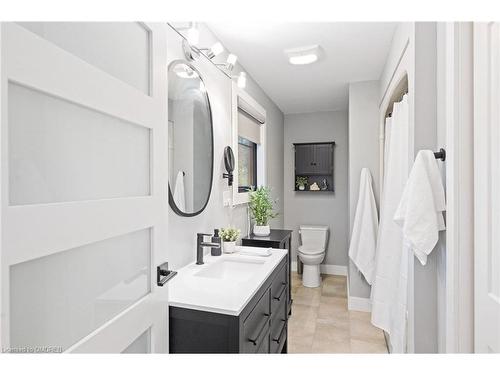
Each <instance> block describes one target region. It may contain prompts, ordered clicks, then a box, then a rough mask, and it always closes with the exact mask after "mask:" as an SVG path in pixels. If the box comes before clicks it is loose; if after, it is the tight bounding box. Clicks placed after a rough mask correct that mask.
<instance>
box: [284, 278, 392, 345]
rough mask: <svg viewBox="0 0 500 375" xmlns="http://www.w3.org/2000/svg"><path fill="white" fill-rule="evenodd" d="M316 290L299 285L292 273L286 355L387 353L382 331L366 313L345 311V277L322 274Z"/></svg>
mask: <svg viewBox="0 0 500 375" xmlns="http://www.w3.org/2000/svg"><path fill="white" fill-rule="evenodd" d="M322 277H323V281H322V284H321V287H319V288H306V287H304V286H302V280H301V279H300V275H298V274H297V273H296V272H293V273H292V298H293V305H292V316H291V317H290V320H289V322H288V352H289V353H387V347H386V344H385V339H384V334H383V332H382V331H381V330H380V329H378V328H376V327H374V326H373V325H372V324H371V323H370V313H366V312H359V311H348V310H347V285H346V277H345V276H332V275H322Z"/></svg>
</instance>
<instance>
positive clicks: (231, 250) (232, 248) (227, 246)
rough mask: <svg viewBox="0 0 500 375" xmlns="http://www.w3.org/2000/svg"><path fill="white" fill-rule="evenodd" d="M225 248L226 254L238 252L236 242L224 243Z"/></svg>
mask: <svg viewBox="0 0 500 375" xmlns="http://www.w3.org/2000/svg"><path fill="white" fill-rule="evenodd" d="M223 247H224V253H225V254H232V253H234V252H235V251H236V241H230V242H226V241H224V242H223Z"/></svg>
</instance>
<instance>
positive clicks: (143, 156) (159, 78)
mask: <svg viewBox="0 0 500 375" xmlns="http://www.w3.org/2000/svg"><path fill="white" fill-rule="evenodd" d="M166 27H167V26H166V24H142V23H133V22H130V23H84V22H69V23H59V22H58V23H22V24H17V23H2V25H1V31H0V41H1V50H0V54H1V62H0V68H1V75H0V79H1V92H0V99H1V133H0V141H1V143H0V155H1V185H0V188H1V196H0V197H1V217H0V220H1V232H0V236H1V254H0V277H1V314H2V315H1V326H0V327H1V334H0V340H1V341H0V346H1V347H2V350H3V351H4V352H15V351H21V352H25V351H26V352H45V351H49V352H50V351H55V352H59V351H64V352H107V353H117V352H167V351H168V324H167V322H168V305H167V304H168V291H167V288H166V287H163V288H160V287H158V286H157V285H156V266H157V265H158V264H160V263H162V262H164V261H166V257H167V254H166V251H167V241H166V230H167V209H168V207H167V200H168V195H167V186H168V185H167V144H168V143H167V131H166V129H167V126H166V124H167V105H166V103H167V90H166V88H167V69H166V65H167V57H166Z"/></svg>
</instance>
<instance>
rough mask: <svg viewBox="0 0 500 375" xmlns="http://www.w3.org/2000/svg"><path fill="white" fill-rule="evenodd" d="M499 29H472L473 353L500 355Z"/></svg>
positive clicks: (481, 26) (488, 25)
mask: <svg viewBox="0 0 500 375" xmlns="http://www.w3.org/2000/svg"><path fill="white" fill-rule="evenodd" d="M499 102H500V24H498V23H477V24H475V25H474V138H475V139H474V142H475V143H474V170H475V176H474V189H475V191H474V196H475V197H474V205H475V213H474V216H475V218H474V230H475V244H474V245H475V246H474V247H475V256H474V263H475V265H474V266H475V269H474V278H475V280H474V284H475V285H474V295H475V298H474V300H475V311H474V319H475V327H474V329H475V340H474V342H475V348H474V349H475V351H476V352H482V353H500V231H499V230H498V228H499V227H500V197H499V195H498V192H499V191H500V147H498V145H499V144H500V108H499V105H498V103H499Z"/></svg>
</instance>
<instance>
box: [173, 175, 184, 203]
mask: <svg viewBox="0 0 500 375" xmlns="http://www.w3.org/2000/svg"><path fill="white" fill-rule="evenodd" d="M174 202H175V205H176V206H177V208H179V210H181V211H182V212H185V211H186V196H185V193H184V173H183V172H182V171H179V172H177V178H176V179H175V187H174Z"/></svg>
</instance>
